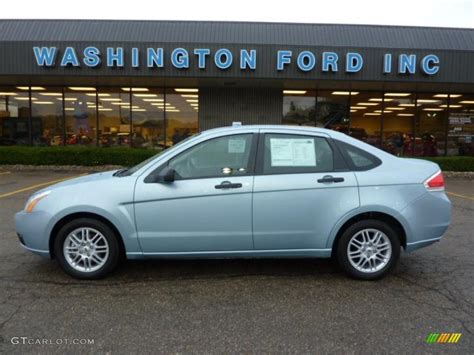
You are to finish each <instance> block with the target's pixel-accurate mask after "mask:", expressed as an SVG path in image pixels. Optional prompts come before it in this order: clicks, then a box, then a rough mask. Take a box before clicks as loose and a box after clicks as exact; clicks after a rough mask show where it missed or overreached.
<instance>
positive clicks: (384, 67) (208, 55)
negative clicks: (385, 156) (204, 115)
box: [33, 46, 440, 75]
mask: <svg viewBox="0 0 474 355" xmlns="http://www.w3.org/2000/svg"><path fill="white" fill-rule="evenodd" d="M33 54H34V58H35V60H36V64H37V65H38V66H39V67H56V66H59V67H89V68H99V67H101V66H106V67H108V68H123V67H124V66H131V67H133V68H141V67H147V68H163V67H164V66H165V56H167V58H169V60H170V63H171V66H172V67H174V68H176V69H180V70H186V69H189V68H190V67H191V66H195V67H196V68H198V69H201V70H206V69H207V68H208V67H209V66H215V67H216V68H218V69H220V70H227V69H229V68H231V67H233V66H237V67H238V68H239V69H240V70H251V71H253V70H256V69H257V65H258V53H257V50H256V49H240V50H239V51H237V53H235V52H232V51H231V50H229V49H227V48H220V49H217V50H215V51H213V52H212V51H211V50H210V49H209V48H194V49H192V50H190V49H185V48H174V49H173V50H171V51H170V52H169V53H168V52H165V50H164V49H163V48H151V47H149V48H146V49H145V50H143V49H139V48H131V49H130V50H125V49H124V48H123V47H107V48H105V49H99V48H97V47H94V46H89V47H86V48H85V49H84V50H81V51H78V50H76V49H75V48H74V47H65V48H64V49H62V48H58V47H33ZM274 55H275V63H276V65H275V70H276V71H278V72H283V71H285V70H286V69H287V68H288V67H290V66H296V67H297V68H298V70H300V71H302V72H311V71H321V72H334V73H336V72H338V71H344V72H346V73H357V72H360V71H361V70H363V68H364V64H365V63H364V57H363V56H362V55H361V54H360V53H358V52H345V53H337V52H332V51H331V52H322V53H314V52H312V51H309V50H303V51H298V52H295V51H291V50H278V51H276V53H275V54H274ZM380 64H381V71H382V73H383V74H389V73H398V74H415V73H417V72H418V71H419V72H422V73H423V74H426V75H434V74H436V73H437V72H438V71H439V67H440V60H439V57H438V56H437V55H435V54H428V55H424V56H417V55H416V54H412V53H403V54H399V55H397V56H395V55H392V53H385V54H384V55H383V57H382V58H380Z"/></svg>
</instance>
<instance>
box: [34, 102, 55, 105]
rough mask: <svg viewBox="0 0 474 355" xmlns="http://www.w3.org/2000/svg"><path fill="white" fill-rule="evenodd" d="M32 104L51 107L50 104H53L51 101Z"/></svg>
mask: <svg viewBox="0 0 474 355" xmlns="http://www.w3.org/2000/svg"><path fill="white" fill-rule="evenodd" d="M33 103H34V104H37V105H52V104H54V102H52V101H34V102H33Z"/></svg>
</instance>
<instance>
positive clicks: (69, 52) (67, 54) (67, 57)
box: [61, 47, 79, 67]
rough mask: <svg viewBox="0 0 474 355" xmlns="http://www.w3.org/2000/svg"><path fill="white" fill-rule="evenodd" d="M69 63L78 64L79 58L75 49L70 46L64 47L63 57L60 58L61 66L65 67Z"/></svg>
mask: <svg viewBox="0 0 474 355" xmlns="http://www.w3.org/2000/svg"><path fill="white" fill-rule="evenodd" d="M69 64H70V65H72V66H73V67H78V66H79V59H77V54H76V51H75V50H74V48H72V47H66V49H65V50H64V55H63V59H62V60H61V66H62V67H66V66H68V65H69Z"/></svg>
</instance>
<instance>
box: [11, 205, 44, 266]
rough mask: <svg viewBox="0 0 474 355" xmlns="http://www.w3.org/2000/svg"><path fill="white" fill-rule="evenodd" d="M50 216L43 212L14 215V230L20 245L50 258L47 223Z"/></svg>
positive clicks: (22, 212)
mask: <svg viewBox="0 0 474 355" xmlns="http://www.w3.org/2000/svg"><path fill="white" fill-rule="evenodd" d="M50 220H51V216H50V215H49V214H48V213H46V212H44V211H35V212H32V213H26V212H25V211H20V212H18V213H17V214H15V228H16V232H17V234H18V238H19V240H20V243H21V245H22V246H23V247H24V248H25V249H26V250H29V251H31V252H33V253H35V254H38V255H41V256H45V257H50V253H49V233H48V228H47V227H48V222H49V221H50Z"/></svg>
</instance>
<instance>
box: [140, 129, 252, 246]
mask: <svg viewBox="0 0 474 355" xmlns="http://www.w3.org/2000/svg"><path fill="white" fill-rule="evenodd" d="M255 151H256V135H255V138H254V135H253V134H251V133H249V134H239V135H228V136H222V137H219V138H213V139H209V140H207V141H204V142H201V143H198V144H196V145H194V146H193V147H191V148H189V149H187V150H186V151H184V152H182V153H180V154H179V155H177V156H175V157H173V158H171V159H170V160H169V161H168V162H167V163H166V164H165V165H164V166H162V167H161V168H164V167H165V166H168V167H170V168H173V169H174V170H175V181H174V182H170V183H156V182H153V183H147V182H145V179H139V181H138V182H137V186H136V190H135V214H136V217H135V218H136V223H137V230H138V238H139V241H140V245H141V247H142V250H143V252H144V253H151V254H153V253H168V252H169V253H172V252H203V251H226V250H250V249H252V248H253V241H252V222H251V221H252V214H251V208H252V190H253V167H254V161H255V160H254V159H255ZM161 168H158V169H161ZM154 173H156V172H154ZM154 173H152V174H154Z"/></svg>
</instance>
